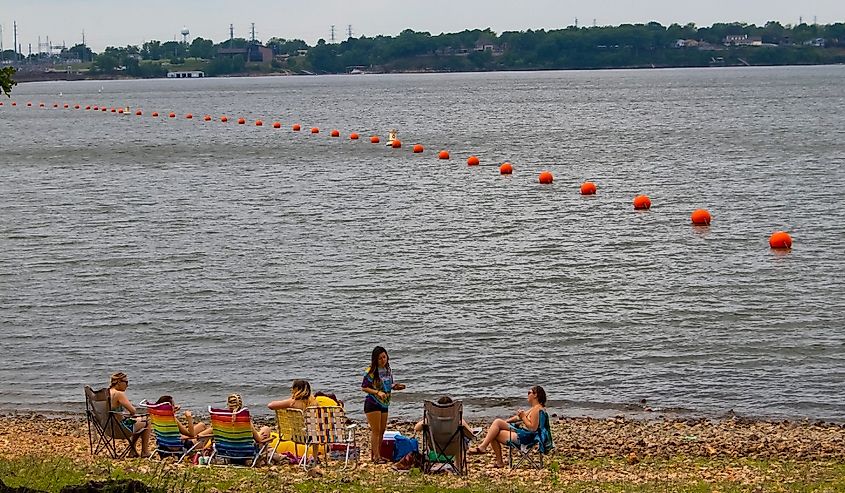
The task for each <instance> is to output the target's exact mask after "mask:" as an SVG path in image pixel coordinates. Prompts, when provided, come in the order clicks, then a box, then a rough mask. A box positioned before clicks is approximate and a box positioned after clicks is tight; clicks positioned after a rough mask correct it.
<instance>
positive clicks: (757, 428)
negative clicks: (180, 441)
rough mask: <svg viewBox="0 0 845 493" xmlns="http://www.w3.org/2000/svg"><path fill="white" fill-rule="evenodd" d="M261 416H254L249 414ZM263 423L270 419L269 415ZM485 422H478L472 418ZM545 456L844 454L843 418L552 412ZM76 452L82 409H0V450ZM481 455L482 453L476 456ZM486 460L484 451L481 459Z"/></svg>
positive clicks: (1, 453) (400, 425) (818, 457)
mask: <svg viewBox="0 0 845 493" xmlns="http://www.w3.org/2000/svg"><path fill="white" fill-rule="evenodd" d="M256 421H261V420H256ZM263 424H268V425H271V426H272V425H273V423H272V422H266V423H263ZM472 424H473V425H474V426H484V427H486V426H488V425H489V420H488V421H486V422H475V423H472ZM551 425H552V435H553V437H554V443H555V450H554V453H553V457H559V458H572V459H594V458H609V459H614V458H616V459H624V460H626V461H628V462H637V461H640V460H643V459H648V458H660V459H667V458H672V457H677V456H683V457H687V458H694V457H702V458H729V459H736V458H749V459H780V460H801V461H830V460H835V461H845V425H842V424H835V423H826V422H807V421H804V422H794V421H777V422H775V421H759V420H748V419H742V418H731V419H723V420H718V421H713V420H707V419H662V420H649V421H638V420H630V419H625V418H623V417H618V418H609V419H596V418H568V417H562V418H553V419H552V423H551ZM412 426H413V424H412V423H409V422H399V421H391V423H390V425H389V426H388V428H389V429H391V430H398V431H401V432H402V433H403V434H406V435H409V436H413V432H412ZM366 438H367V432H366V430H362V431H360V432H359V436H358V443H359V445H360V446H361V449H362V455H363V456H365V457H366V456H367V455H368V453H369V452H368V445H367V443H366V442H367V440H366ZM44 453H46V454H51V455H52V454H55V455H58V456H76V457H80V456H82V457H84V456H86V455H88V428H87V424H86V422H85V419H84V417H83V416H78V415H77V416H72V417H46V416H44V415H41V414H34V413H29V414H19V413H16V414H5V415H0V457H6V458H14V457H21V456H26V455H32V454H44ZM476 460H480V461H482V462H483V461H484V458H483V457H482V458H481V459H476ZM488 460H489V459H488Z"/></svg>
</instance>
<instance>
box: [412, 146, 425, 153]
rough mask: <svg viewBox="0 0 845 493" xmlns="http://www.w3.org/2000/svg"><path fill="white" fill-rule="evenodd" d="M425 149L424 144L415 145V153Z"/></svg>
mask: <svg viewBox="0 0 845 493" xmlns="http://www.w3.org/2000/svg"><path fill="white" fill-rule="evenodd" d="M424 150H425V147H423V146H422V144H417V145H415V146H414V154H419V153H421V152H423V151H424Z"/></svg>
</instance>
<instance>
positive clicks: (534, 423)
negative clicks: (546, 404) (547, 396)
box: [522, 407, 540, 431]
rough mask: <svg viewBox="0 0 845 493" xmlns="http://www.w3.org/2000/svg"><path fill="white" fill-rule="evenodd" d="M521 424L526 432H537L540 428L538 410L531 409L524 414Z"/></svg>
mask: <svg viewBox="0 0 845 493" xmlns="http://www.w3.org/2000/svg"><path fill="white" fill-rule="evenodd" d="M522 424H524V425H525V429H526V430H528V431H537V428H538V427H539V426H540V408H537V407H535V408H532V409H531V410H530V411H528V412H527V413H525V414H522Z"/></svg>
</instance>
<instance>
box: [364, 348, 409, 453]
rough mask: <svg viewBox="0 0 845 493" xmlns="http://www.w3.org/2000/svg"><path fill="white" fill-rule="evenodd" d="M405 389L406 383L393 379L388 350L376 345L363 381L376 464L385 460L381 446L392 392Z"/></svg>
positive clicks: (365, 406)
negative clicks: (380, 449)
mask: <svg viewBox="0 0 845 493" xmlns="http://www.w3.org/2000/svg"><path fill="white" fill-rule="evenodd" d="M403 389H405V385H403V384H401V383H396V382H394V381H393V372H392V371H390V358H389V357H388V356H387V351H386V350H385V349H384V348H383V347H381V346H376V348H375V349H373V354H372V357H371V358H370V366H369V368H367V370H366V371H365V372H364V380H363V381H362V382H361V390H363V391H364V393H366V394H367V397H366V398H364V414H366V415H367V423H369V425H370V458H371V459H372V461H373V462H374V463H376V464H382V463H384V462H385V459H383V458H382V457H381V453H380V451H379V448H380V447H381V441H382V439H384V430H385V429H386V428H387V411H388V408H389V406H390V394H391V392H392V391H394V390H403Z"/></svg>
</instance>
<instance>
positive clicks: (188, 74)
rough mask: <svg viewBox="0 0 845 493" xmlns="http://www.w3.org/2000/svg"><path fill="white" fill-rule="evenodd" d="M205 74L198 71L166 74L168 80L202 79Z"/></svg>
mask: <svg viewBox="0 0 845 493" xmlns="http://www.w3.org/2000/svg"><path fill="white" fill-rule="evenodd" d="M203 77H205V72H202V71H199V70H186V71H184V72H167V78H168V79H202V78H203Z"/></svg>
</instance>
